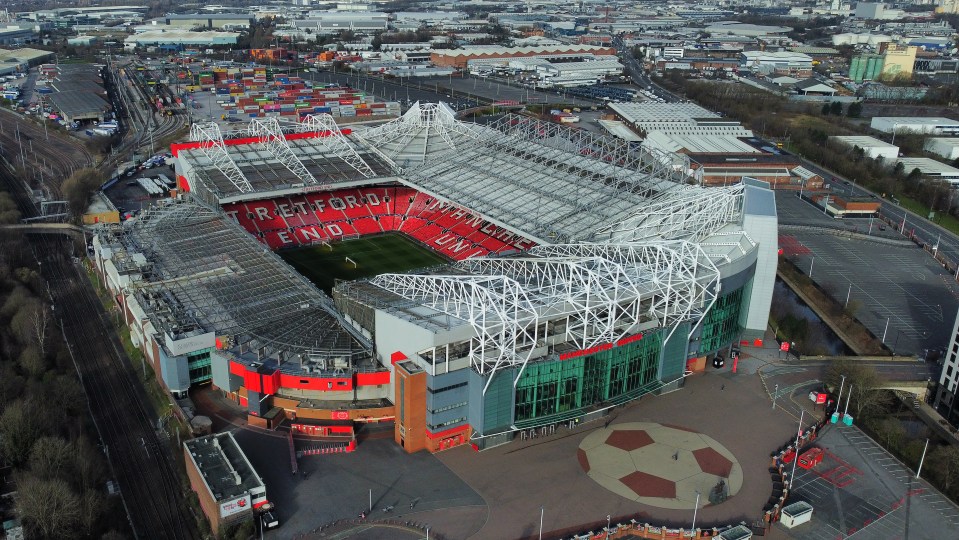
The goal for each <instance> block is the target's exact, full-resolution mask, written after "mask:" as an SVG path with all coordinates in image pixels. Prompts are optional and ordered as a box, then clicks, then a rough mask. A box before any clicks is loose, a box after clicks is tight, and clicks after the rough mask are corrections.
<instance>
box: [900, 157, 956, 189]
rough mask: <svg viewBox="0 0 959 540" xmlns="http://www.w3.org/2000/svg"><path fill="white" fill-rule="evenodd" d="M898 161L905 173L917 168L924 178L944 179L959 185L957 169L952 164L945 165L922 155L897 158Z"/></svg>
mask: <svg viewBox="0 0 959 540" xmlns="http://www.w3.org/2000/svg"><path fill="white" fill-rule="evenodd" d="M899 163H901V164H902V166H903V172H904V173H905V174H909V173H910V172H912V171H913V170H915V169H919V172H920V173H922V176H924V177H926V178H931V179H934V180H945V181H947V182H949V183H951V184H953V185H959V169H957V168H955V167H953V166H952V165H946V164H945V163H943V162H941V161H936V160H934V159H932V158H924V157H917V158H899Z"/></svg>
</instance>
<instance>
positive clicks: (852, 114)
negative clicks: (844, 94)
mask: <svg viewBox="0 0 959 540" xmlns="http://www.w3.org/2000/svg"><path fill="white" fill-rule="evenodd" d="M846 116H848V117H849V118H859V117H860V116H862V103H860V102H858V101H855V102H853V103H850V104H849V108H847V109H846Z"/></svg>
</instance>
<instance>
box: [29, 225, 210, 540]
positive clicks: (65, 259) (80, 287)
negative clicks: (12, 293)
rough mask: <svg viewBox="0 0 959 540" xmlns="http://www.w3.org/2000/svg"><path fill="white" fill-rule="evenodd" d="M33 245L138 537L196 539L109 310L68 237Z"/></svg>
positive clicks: (37, 241)
mask: <svg viewBox="0 0 959 540" xmlns="http://www.w3.org/2000/svg"><path fill="white" fill-rule="evenodd" d="M33 247H34V252H35V254H36V256H37V259H38V260H39V261H40V262H41V263H42V264H41V268H42V273H43V275H44V277H45V278H46V279H47V281H48V283H49V285H50V292H51V296H52V298H53V303H54V306H55V312H56V317H57V318H58V319H59V323H60V326H61V329H62V331H63V334H64V337H65V339H66V340H67V343H68V344H70V350H71V355H72V357H73V359H74V361H75V363H76V367H77V372H78V375H79V377H80V381H81V384H82V386H83V389H84V391H85V393H86V395H87V398H88V400H89V402H90V409H91V413H92V415H93V418H94V420H95V422H96V425H97V428H98V431H99V432H100V436H101V439H102V443H103V445H104V446H105V448H106V453H107V457H108V458H109V461H110V464H111V468H112V471H113V474H114V476H115V478H116V481H117V482H118V484H119V486H120V490H121V493H122V496H123V500H124V503H125V505H126V507H127V510H128V514H129V518H130V521H131V526H132V527H133V530H134V534H135V536H136V537H137V538H163V539H174V540H179V539H183V540H192V539H194V538H196V533H195V530H194V526H193V520H192V518H191V517H189V514H188V512H187V510H186V508H185V505H184V504H183V502H184V500H183V492H182V490H181V488H180V482H179V478H178V476H177V473H176V466H175V464H174V462H173V458H172V456H170V455H169V452H168V451H167V448H166V445H165V443H164V441H163V440H161V438H160V437H159V436H158V434H157V432H156V431H155V429H154V428H155V426H156V423H157V415H156V412H155V411H154V410H153V407H152V406H151V404H150V402H149V401H148V399H147V397H146V392H145V390H144V388H143V385H142V384H141V382H140V380H139V378H138V377H137V375H136V374H135V373H134V372H133V368H132V366H131V364H130V362H129V360H128V358H127V356H126V354H125V353H124V352H123V347H122V345H121V344H120V342H119V340H118V338H117V336H116V334H115V333H114V332H113V330H112V324H111V323H110V320H109V315H107V313H106V312H105V310H104V309H103V306H102V304H101V303H100V300H99V299H98V298H97V296H96V294H95V293H94V291H93V290H92V289H91V287H89V286H88V285H87V284H86V283H85V282H86V277H85V276H84V275H82V272H83V270H82V268H81V267H80V265H79V264H77V263H74V262H72V261H71V257H70V252H71V251H72V244H71V243H70V240H68V239H65V238H62V237H35V238H34V241H33Z"/></svg>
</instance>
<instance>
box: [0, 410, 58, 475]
mask: <svg viewBox="0 0 959 540" xmlns="http://www.w3.org/2000/svg"><path fill="white" fill-rule="evenodd" d="M41 409H42V405H41V404H37V403H33V402H28V401H27V400H24V399H18V400H17V401H14V402H12V403H10V404H9V405H7V407H6V408H5V409H4V410H3V413H2V414H0V452H2V454H3V456H4V457H5V458H7V459H8V460H9V461H10V462H11V463H13V464H14V465H20V464H22V463H25V462H26V461H27V458H28V457H29V456H30V450H31V449H33V443H34V442H36V440H37V439H38V438H40V437H41V436H42V435H43V433H44V432H45V431H46V427H47V426H46V422H45V421H44V418H45V417H44V416H43V415H41V414H39V413H38V411H39V410H41Z"/></svg>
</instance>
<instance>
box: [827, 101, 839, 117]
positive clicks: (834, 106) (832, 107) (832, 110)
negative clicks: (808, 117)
mask: <svg viewBox="0 0 959 540" xmlns="http://www.w3.org/2000/svg"><path fill="white" fill-rule="evenodd" d="M829 112H830V113H831V114H833V115H835V116H842V103H840V102H838V101H833V102H832V103H831V104H830V105H829Z"/></svg>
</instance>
